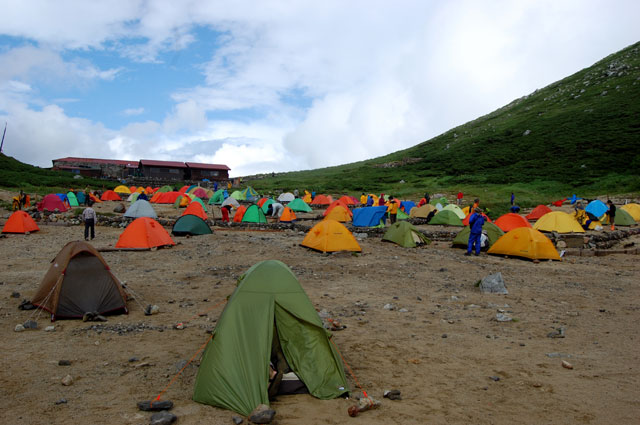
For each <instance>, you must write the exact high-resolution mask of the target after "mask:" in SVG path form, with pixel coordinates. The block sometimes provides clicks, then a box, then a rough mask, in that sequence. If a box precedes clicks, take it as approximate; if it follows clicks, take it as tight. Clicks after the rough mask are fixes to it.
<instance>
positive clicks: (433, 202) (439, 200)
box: [429, 196, 449, 207]
mask: <svg viewBox="0 0 640 425" xmlns="http://www.w3.org/2000/svg"><path fill="white" fill-rule="evenodd" d="M429 203H430V204H431V205H436V204H440V205H442V206H443V207H444V206H446V205H448V204H449V201H448V200H447V198H445V197H444V196H443V197H442V198H437V199H436V198H434V199H432V200H431V201H429Z"/></svg>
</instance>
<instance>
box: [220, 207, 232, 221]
mask: <svg viewBox="0 0 640 425" xmlns="http://www.w3.org/2000/svg"><path fill="white" fill-rule="evenodd" d="M229 211H231V205H225V206H224V207H222V208H220V212H221V213H222V222H223V223H228V222H229Z"/></svg>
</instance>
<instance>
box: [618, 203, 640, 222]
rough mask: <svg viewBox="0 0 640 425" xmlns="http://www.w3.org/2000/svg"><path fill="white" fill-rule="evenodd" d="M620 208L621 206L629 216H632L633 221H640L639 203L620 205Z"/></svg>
mask: <svg viewBox="0 0 640 425" xmlns="http://www.w3.org/2000/svg"><path fill="white" fill-rule="evenodd" d="M620 208H622V209H623V210H625V211H626V212H628V213H629V215H630V216H631V217H633V219H634V220H635V221H640V205H638V204H626V205H623V206H621V207H620Z"/></svg>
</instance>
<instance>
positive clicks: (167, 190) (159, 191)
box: [156, 186, 173, 193]
mask: <svg viewBox="0 0 640 425" xmlns="http://www.w3.org/2000/svg"><path fill="white" fill-rule="evenodd" d="M164 192H173V188H172V187H171V186H162V187H161V188H160V189H158V191H157V192H156V193H164Z"/></svg>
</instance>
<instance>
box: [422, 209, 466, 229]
mask: <svg viewBox="0 0 640 425" xmlns="http://www.w3.org/2000/svg"><path fill="white" fill-rule="evenodd" d="M429 224H443V225H445V226H460V227H462V226H463V224H462V220H460V217H458V216H457V215H456V213H455V212H453V211H451V210H442V211H440V212H438V213H437V214H436V215H434V216H433V218H432V219H431V221H430V222H429Z"/></svg>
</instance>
